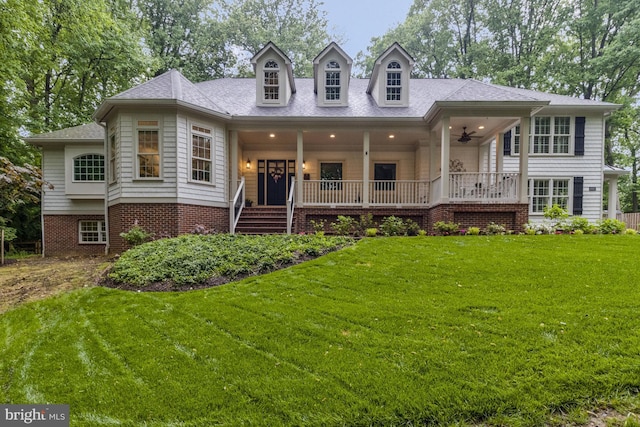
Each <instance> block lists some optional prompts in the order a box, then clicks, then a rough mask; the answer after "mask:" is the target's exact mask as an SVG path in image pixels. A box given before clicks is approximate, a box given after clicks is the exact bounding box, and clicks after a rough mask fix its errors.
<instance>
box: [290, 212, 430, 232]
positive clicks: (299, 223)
mask: <svg viewBox="0 0 640 427" xmlns="http://www.w3.org/2000/svg"><path fill="white" fill-rule="evenodd" d="M294 212H295V223H294V227H293V228H294V230H295V233H301V232H305V233H309V232H311V231H313V228H312V227H311V221H312V220H313V221H321V220H325V221H326V224H325V230H326V231H328V232H329V231H331V228H330V224H331V223H332V222H336V221H337V219H338V215H344V216H351V217H353V218H354V219H355V220H356V221H359V220H360V215H367V214H369V213H371V214H372V215H373V220H374V222H376V223H378V224H379V223H380V222H381V221H382V220H383V219H384V218H385V217H388V216H391V215H394V216H397V217H400V218H403V219H411V220H413V221H415V222H416V223H417V224H418V225H419V226H420V228H422V229H426V227H427V224H428V216H429V210H428V209H394V208H382V209H380V208H378V209H374V208H368V209H362V208H296V210H295V211H294Z"/></svg>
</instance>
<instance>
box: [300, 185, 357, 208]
mask: <svg viewBox="0 0 640 427" xmlns="http://www.w3.org/2000/svg"><path fill="white" fill-rule="evenodd" d="M303 202H304V205H305V206H312V205H316V206H332V205H335V206H338V205H339V206H361V205H362V203H363V194H362V181H342V180H340V181H339V180H335V181H328V180H314V181H304V186H303Z"/></svg>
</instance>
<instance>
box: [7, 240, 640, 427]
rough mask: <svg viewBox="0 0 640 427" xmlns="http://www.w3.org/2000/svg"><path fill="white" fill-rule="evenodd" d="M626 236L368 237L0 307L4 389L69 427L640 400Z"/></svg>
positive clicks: (552, 416)
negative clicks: (255, 270)
mask: <svg viewBox="0 0 640 427" xmlns="http://www.w3.org/2000/svg"><path fill="white" fill-rule="evenodd" d="M638 259H640V238H639V237H638V236H602V235H596V236H586V235H585V236H568V235H566V236H496V237H483V236H479V237H476V236H466V237H447V238H439V237H412V238H375V239H364V240H361V241H360V242H358V243H357V244H356V245H355V246H352V247H348V248H345V249H342V250H341V251H338V252H334V253H330V254H328V255H326V256H324V257H321V258H318V259H316V260H313V261H310V262H307V263H303V264H300V265H297V266H295V267H291V268H288V269H285V270H280V271H277V272H274V273H270V274H268V275H264V276H258V277H252V278H249V279H245V280H243V281H241V282H236V283H231V284H227V285H224V286H219V287H216V288H210V289H206V290H198V291H191V292H182V293H149V292H128V291H118V290H113V289H105V288H89V289H83V290H79V291H74V292H70V293H67V294H64V295H61V296H59V297H55V298H51V299H48V300H45V301H41V302H38V303H32V304H27V305H23V306H21V307H19V308H17V309H14V310H12V311H9V312H7V313H5V314H2V315H0V402H3V403H27V402H30V403H45V402H49V403H68V404H70V406H71V425H72V426H100V425H131V426H138V425H146V426H211V425H233V426H235V425H242V424H244V425H269V426H278V425H313V426H315V425H326V426H333V425H347V426H358V425H422V424H446V425H449V424H459V425H466V424H479V423H486V424H491V425H527V426H528V425H544V424H545V423H546V424H554V423H555V424H558V425H560V424H566V423H568V422H570V421H574V422H582V423H584V422H586V419H587V418H586V410H594V409H595V408H597V407H598V406H600V405H606V404H611V405H620V407H621V408H624V411H625V412H624V413H625V414H626V413H627V412H629V411H632V412H635V413H638V412H639V411H638V408H639V407H640V400H639V399H638V395H637V393H638V391H639V390H640V288H639V287H640V269H639V268H638V264H637V260H638Z"/></svg>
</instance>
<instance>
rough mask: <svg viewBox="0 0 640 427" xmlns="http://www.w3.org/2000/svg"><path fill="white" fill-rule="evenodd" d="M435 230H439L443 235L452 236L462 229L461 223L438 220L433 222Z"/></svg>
mask: <svg viewBox="0 0 640 427" xmlns="http://www.w3.org/2000/svg"><path fill="white" fill-rule="evenodd" d="M433 228H434V230H436V231H437V232H438V234H440V235H441V236H450V235H452V234H457V233H458V231H459V230H460V224H456V223H455V222H451V221H450V222H444V221H438V222H436V223H435V224H433Z"/></svg>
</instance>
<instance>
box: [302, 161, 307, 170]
mask: <svg viewBox="0 0 640 427" xmlns="http://www.w3.org/2000/svg"><path fill="white" fill-rule="evenodd" d="M306 168H307V162H305V161H304V160H303V161H302V169H306Z"/></svg>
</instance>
